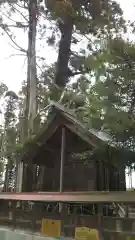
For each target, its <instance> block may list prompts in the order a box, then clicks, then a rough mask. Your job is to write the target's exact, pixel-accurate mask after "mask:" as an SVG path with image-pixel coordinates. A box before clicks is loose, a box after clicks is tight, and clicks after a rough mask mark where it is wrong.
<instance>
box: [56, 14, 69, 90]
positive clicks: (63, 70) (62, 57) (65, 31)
mask: <svg viewBox="0 0 135 240" xmlns="http://www.w3.org/2000/svg"><path fill="white" fill-rule="evenodd" d="M59 29H60V31H61V39H60V44H59V53H58V60H57V68H56V75H55V84H57V85H58V86H59V87H65V85H66V83H67V82H68V61H69V57H70V45H71V38H72V31H73V20H72V18H71V17H70V16H68V17H65V18H64V20H63V22H62V23H61V22H60V24H59Z"/></svg>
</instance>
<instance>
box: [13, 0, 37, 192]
mask: <svg viewBox="0 0 135 240" xmlns="http://www.w3.org/2000/svg"><path fill="white" fill-rule="evenodd" d="M28 12H29V31H28V55H27V58H28V60H27V94H26V104H25V110H24V115H25V123H26V124H25V126H23V127H24V128H25V129H24V131H23V132H24V133H25V135H27V136H28V135H29V136H30V135H32V134H33V133H34V118H35V117H36V114H37V69H36V33H37V29H36V28H37V0H29V3H28ZM25 137H26V136H25ZM17 169H18V171H17V185H18V186H16V189H18V190H19V191H21V190H22V186H23V185H24V182H23V181H24V178H23V175H24V173H23V169H24V166H23V164H22V163H18V166H17Z"/></svg>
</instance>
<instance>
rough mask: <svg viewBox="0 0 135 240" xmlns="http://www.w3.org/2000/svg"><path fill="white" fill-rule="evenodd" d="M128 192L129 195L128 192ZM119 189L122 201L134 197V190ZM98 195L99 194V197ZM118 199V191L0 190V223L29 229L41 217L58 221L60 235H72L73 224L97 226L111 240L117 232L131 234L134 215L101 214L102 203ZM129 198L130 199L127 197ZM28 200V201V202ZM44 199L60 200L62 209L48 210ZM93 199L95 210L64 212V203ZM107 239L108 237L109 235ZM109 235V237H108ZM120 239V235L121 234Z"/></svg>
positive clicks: (37, 224) (38, 225)
mask: <svg viewBox="0 0 135 240" xmlns="http://www.w3.org/2000/svg"><path fill="white" fill-rule="evenodd" d="M129 195H130V196H129ZM129 195H128V194H127V193H123V202H124V204H125V203H126V204H128V202H130V203H131V200H133V199H135V192H134V193H130V194H129ZM100 197H101V198H100ZM111 197H112V199H113V200H112V201H113V202H115V201H116V202H115V203H118V202H122V193H118V194H117V193H116V192H115V193H104V192H101V193H100V192H98V193H97V192H93V195H92V192H90V193H88V192H87V193H86V192H84V193H82V192H81V193H62V194H61V193H9V194H8V193H3V194H0V199H1V200H0V226H8V227H11V228H12V229H17V228H18V229H25V230H29V231H33V232H39V233H40V230H41V221H42V219H43V218H50V219H53V220H55V219H56V220H57V219H60V220H61V222H62V235H65V236H70V237H74V231H75V227H76V226H87V227H89V228H96V229H98V230H99V231H100V232H101V233H102V234H103V235H104V236H106V237H107V236H111V237H113V236H114V240H117V239H120V237H121V236H129V235H133V236H135V219H134V218H132V219H130V218H128V217H122V218H121V217H118V216H117V217H109V216H103V205H104V202H105V203H109V202H110V203H112V202H111ZM131 198H132V199H131ZM30 201H31V202H30ZM46 202H57V203H59V202H60V203H61V204H62V211H61V212H59V211H58V209H57V210H56V211H53V212H49V211H48V210H47V208H46V207H45V205H46ZM71 202H72V203H73V202H74V203H80V204H82V203H84V202H85V203H88V204H92V203H96V204H97V205H98V212H97V213H96V214H95V215H84V214H77V213H76V212H72V213H68V203H71ZM109 239H110V238H109ZM112 239H113V238H112ZM122 239H123V238H122Z"/></svg>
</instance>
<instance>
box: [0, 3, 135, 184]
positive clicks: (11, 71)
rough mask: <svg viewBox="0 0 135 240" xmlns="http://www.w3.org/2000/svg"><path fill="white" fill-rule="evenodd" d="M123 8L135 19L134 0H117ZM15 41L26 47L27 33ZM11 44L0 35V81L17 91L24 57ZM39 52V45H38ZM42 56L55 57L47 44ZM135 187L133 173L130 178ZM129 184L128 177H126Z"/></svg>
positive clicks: (126, 15)
mask: <svg viewBox="0 0 135 240" xmlns="http://www.w3.org/2000/svg"><path fill="white" fill-rule="evenodd" d="M117 1H118V2H119V3H120V4H121V7H122V8H123V10H124V15H125V18H126V19H127V20H128V19H130V20H135V8H134V5H135V0H128V1H127V0H117ZM17 42H18V43H20V46H23V47H24V48H27V35H25V34H23V33H22V32H21V31H20V33H19V35H18V36H17ZM12 46H13V44H12V43H11V41H10V40H9V39H8V37H6V36H0V82H3V83H5V84H6V85H7V86H8V87H9V89H10V90H13V91H16V92H18V91H19V89H20V87H21V82H22V81H23V80H24V79H26V76H25V72H26V59H25V57H23V56H13V55H14V54H19V52H17V51H16V50H15V49H13V47H12ZM38 52H40V46H38ZM42 56H45V57H46V59H47V61H48V63H49V62H51V61H52V58H53V60H54V59H55V57H56V55H55V54H54V52H53V51H51V49H50V48H48V47H47V45H46V46H45V47H44V49H42ZM132 183H133V186H134V187H135V174H133V179H132ZM127 185H129V178H128V179H127Z"/></svg>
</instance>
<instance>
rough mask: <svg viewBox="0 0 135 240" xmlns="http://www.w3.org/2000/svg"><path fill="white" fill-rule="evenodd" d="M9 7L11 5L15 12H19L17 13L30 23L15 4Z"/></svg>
mask: <svg viewBox="0 0 135 240" xmlns="http://www.w3.org/2000/svg"><path fill="white" fill-rule="evenodd" d="M9 5H10V6H11V7H12V8H14V10H15V11H17V12H18V13H19V14H20V15H21V16H22V17H23V18H24V19H25V21H26V22H28V19H27V17H26V16H24V14H23V13H22V12H21V11H20V10H19V9H17V8H16V7H15V5H14V4H9ZM16 5H18V4H16ZM18 7H19V6H18Z"/></svg>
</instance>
